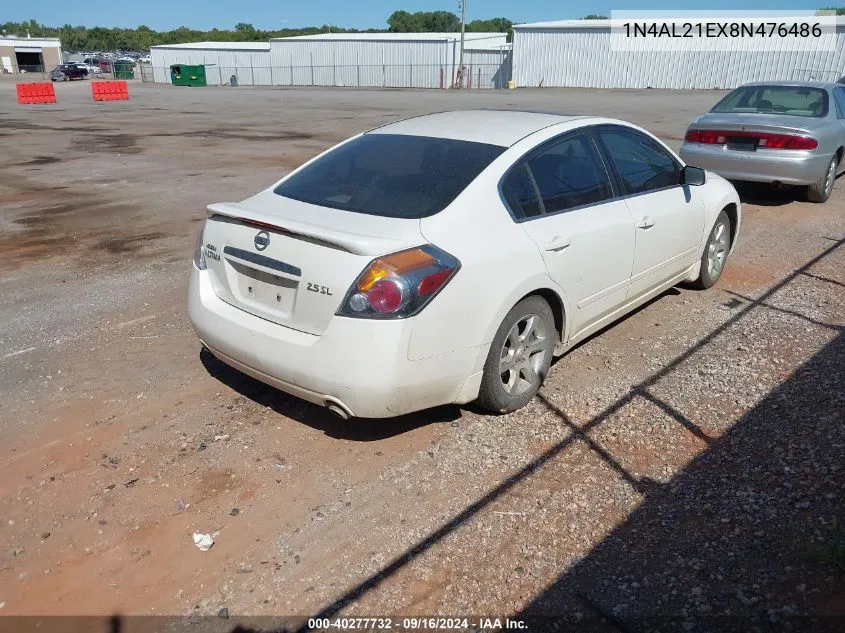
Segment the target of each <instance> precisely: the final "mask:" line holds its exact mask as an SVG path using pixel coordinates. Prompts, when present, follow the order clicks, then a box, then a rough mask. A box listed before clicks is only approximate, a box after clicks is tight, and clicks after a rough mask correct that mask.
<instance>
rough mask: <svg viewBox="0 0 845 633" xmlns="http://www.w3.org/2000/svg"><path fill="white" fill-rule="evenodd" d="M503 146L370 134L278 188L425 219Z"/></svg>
mask: <svg viewBox="0 0 845 633" xmlns="http://www.w3.org/2000/svg"><path fill="white" fill-rule="evenodd" d="M504 149H505V148H503V147H499V146H497V145H486V144H483V143H471V142H468V141H455V140H451V139H441V138H428V137H422V136H405V135H400V134H365V135H363V136H360V137H358V138H357V139H354V140H352V141H350V142H348V143H346V144H345V145H342V146H341V147H338V148H337V149H335V150H333V151H331V152H329V153H328V154H326V155H325V156H324V157H322V158H321V159H319V160H318V161H316V162H314V163H312V164H311V165H309V166H308V167H306V168H305V169H303V170H302V171H300V172H299V173H297V174H294V175H293V176H291V177H290V178H288V179H287V180H285V181H284V182H282V183H281V184H280V185H279V186H277V187H276V189H275V192H276V193H277V194H278V195H280V196H285V197H287V198H293V199H294V200H301V201H303V202H309V203H311V204H317V205H320V206H323V207H332V208H335V209H343V210H345V211H354V212H357V213H368V214H371V215H380V216H385V217H392V218H423V217H426V216H429V215H434V214H435V213H438V212H440V211H442V210H443V209H444V208H446V207H447V206H448V205H449V203H451V202H452V200H454V199H455V198H456V197H457V195H458V194H459V193H460V192H461V191H463V190H464V189H465V188H466V186H467V185H468V184H469V183H470V182H472V180H473V179H475V177H476V176H478V174H480V173H481V171H482V170H483V169H484V168H485V167H487V166H488V165H489V164H490V163H491V162H492V161H493V160H494V159H495V158H496V157H497V156H499V154H501V153H502V152H503V151H504Z"/></svg>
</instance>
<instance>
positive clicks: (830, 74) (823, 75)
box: [790, 68, 843, 83]
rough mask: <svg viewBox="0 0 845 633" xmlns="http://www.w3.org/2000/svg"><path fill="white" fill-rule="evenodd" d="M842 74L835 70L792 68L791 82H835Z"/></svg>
mask: <svg viewBox="0 0 845 633" xmlns="http://www.w3.org/2000/svg"><path fill="white" fill-rule="evenodd" d="M842 75H843V73H841V72H839V71H836V70H821V69H818V68H794V69H793V70H792V76H791V77H790V80H791V81H829V82H831V83H833V82H836V81H838V80H839V78H840V77H842Z"/></svg>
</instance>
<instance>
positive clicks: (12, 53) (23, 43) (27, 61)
mask: <svg viewBox="0 0 845 633" xmlns="http://www.w3.org/2000/svg"><path fill="white" fill-rule="evenodd" d="M61 63H62V43H61V40H59V39H58V38H56V37H15V36H0V73H3V74H9V73H13V74H17V73H24V72H30V73H32V72H39V73H40V72H45V71H49V70H50V69H52V68H54V67H55V66H57V65H59V64H61Z"/></svg>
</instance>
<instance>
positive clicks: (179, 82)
mask: <svg viewBox="0 0 845 633" xmlns="http://www.w3.org/2000/svg"><path fill="white" fill-rule="evenodd" d="M170 81H171V82H172V83H173V85H174V86H205V85H207V84H206V83H205V66H188V65H187V64H173V66H171V67H170Z"/></svg>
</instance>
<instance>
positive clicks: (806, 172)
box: [680, 143, 831, 185]
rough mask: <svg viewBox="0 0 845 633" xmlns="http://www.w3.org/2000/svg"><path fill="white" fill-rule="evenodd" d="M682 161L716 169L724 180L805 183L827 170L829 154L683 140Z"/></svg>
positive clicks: (711, 169) (810, 181) (712, 169)
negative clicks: (739, 148)
mask: <svg viewBox="0 0 845 633" xmlns="http://www.w3.org/2000/svg"><path fill="white" fill-rule="evenodd" d="M680 156H681V158H682V159H683V161H684V162H685V163H687V164H688V165H693V166H695V167H701V168H703V169H707V170H709V171H713V172H716V173H717V174H719V175H720V176H722V177H723V178H727V179H728V180H744V181H750V182H782V183H783V184H785V185H809V184H812V183H814V182H815V181H816V180H818V179H819V178H820V177H821V175H822V174H823V173H824V172H825V169H827V166H828V163H829V162H830V158H831V156H824V155H818V154H812V153H810V152H805V151H794V150H792V151H791V150H757V151H756V152H740V151H736V150H729V149H727V148H725V147H723V146H716V145H702V144H699V143H684V144H683V145H681V151H680Z"/></svg>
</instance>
